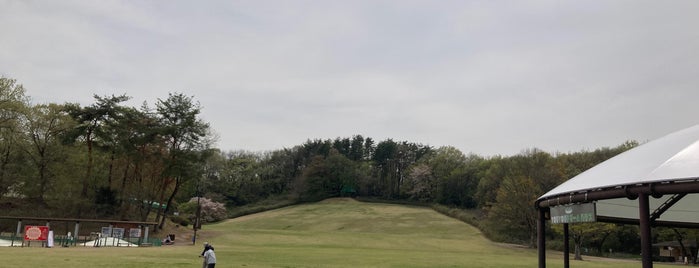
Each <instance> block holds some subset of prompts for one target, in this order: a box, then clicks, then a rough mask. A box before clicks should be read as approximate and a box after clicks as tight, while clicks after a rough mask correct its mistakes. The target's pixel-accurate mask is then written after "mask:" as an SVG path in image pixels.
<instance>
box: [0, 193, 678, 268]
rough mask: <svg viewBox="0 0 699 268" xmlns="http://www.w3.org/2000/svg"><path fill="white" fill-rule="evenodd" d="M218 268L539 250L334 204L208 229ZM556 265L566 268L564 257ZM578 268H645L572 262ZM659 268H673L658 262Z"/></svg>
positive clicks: (499, 260) (46, 259)
mask: <svg viewBox="0 0 699 268" xmlns="http://www.w3.org/2000/svg"><path fill="white" fill-rule="evenodd" d="M203 234H204V236H205V237H207V238H206V240H208V241H209V242H211V243H212V244H213V245H214V247H215V248H216V255H217V258H218V262H219V264H217V265H216V267H218V268H221V267H536V266H537V257H536V250H532V249H523V248H517V247H510V246H502V245H498V244H495V243H491V242H489V241H488V240H486V239H485V238H484V237H483V236H482V235H481V234H480V232H479V231H478V230H477V229H475V228H473V227H471V226H469V225H467V224H464V223H462V222H460V221H457V220H454V219H451V218H449V217H446V216H443V215H441V214H439V213H436V212H434V211H433V210H431V209H428V208H418V207H407V206H401V205H388V204H375V203H361V202H357V201H354V200H351V199H331V200H326V201H323V202H320V203H315V204H305V205H298V206H292V207H287V208H283V209H278V210H273V211H269V212H264V213H259V214H254V215H250V216H245V217H241V218H237V219H233V220H228V221H225V222H221V223H218V224H213V225H206V226H204V233H203ZM200 252H201V245H200V244H198V245H196V246H189V245H178V246H166V247H153V248H89V247H88V248H83V247H77V248H50V249H47V248H0V260H1V262H2V265H0V266H2V267H100V268H108V267H144V268H145V267H148V268H151V267H201V259H199V258H198V257H197V256H198V254H199V253H200ZM548 257H549V260H548V266H549V267H560V266H562V256H561V253H560V252H559V253H549V254H548ZM571 267H590V268H592V267H640V263H639V262H629V261H615V260H599V259H596V260H588V261H582V262H581V261H572V262H571ZM655 267H671V266H662V265H658V264H656V265H655Z"/></svg>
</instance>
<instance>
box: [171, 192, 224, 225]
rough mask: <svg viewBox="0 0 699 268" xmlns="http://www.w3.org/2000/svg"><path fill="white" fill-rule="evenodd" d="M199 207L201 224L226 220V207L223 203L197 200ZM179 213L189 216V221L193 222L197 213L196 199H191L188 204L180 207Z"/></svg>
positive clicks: (202, 199) (203, 198)
mask: <svg viewBox="0 0 699 268" xmlns="http://www.w3.org/2000/svg"><path fill="white" fill-rule="evenodd" d="M199 205H200V206H201V222H202V223H205V222H216V221H220V220H223V219H226V217H227V212H226V206H225V205H224V204H223V203H219V202H214V201H212V200H211V199H208V198H206V197H201V198H200V199H199ZM180 213H183V214H187V215H189V218H190V220H191V221H193V220H194V218H195V217H196V213H197V198H196V197H193V198H192V199H190V200H189V202H187V203H185V204H182V205H180Z"/></svg>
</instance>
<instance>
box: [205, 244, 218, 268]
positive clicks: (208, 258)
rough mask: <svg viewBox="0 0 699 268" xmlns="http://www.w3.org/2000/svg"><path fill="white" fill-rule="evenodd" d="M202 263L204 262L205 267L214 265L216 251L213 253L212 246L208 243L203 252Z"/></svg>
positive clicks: (211, 267)
mask: <svg viewBox="0 0 699 268" xmlns="http://www.w3.org/2000/svg"><path fill="white" fill-rule="evenodd" d="M204 263H206V267H207V268H215V267H216V253H214V247H213V246H211V245H210V244H209V245H208V249H207V250H206V251H205V252H204Z"/></svg>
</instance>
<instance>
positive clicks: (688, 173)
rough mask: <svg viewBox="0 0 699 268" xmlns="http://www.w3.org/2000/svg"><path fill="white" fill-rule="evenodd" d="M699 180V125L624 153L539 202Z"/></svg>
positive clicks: (558, 188)
mask: <svg viewBox="0 0 699 268" xmlns="http://www.w3.org/2000/svg"><path fill="white" fill-rule="evenodd" d="M696 178H699V125H696V126H693V127H690V128H687V129H684V130H681V131H678V132H675V133H672V134H669V135H667V136H664V137H662V138H659V139H657V140H654V141H651V142H648V143H646V144H643V145H641V146H638V147H636V148H633V149H631V150H628V151H626V152H624V153H621V154H619V155H617V156H615V157H613V158H611V159H609V160H607V161H605V162H602V163H601V164H599V165H597V166H595V167H593V168H591V169H588V170H587V171H585V172H583V173H580V175H578V176H575V177H573V178H572V179H570V180H568V181H566V182H564V183H563V184H561V185H559V186H558V187H556V188H554V189H552V190H551V191H549V192H548V193H546V194H544V195H542V196H541V197H540V198H539V199H540V200H541V199H545V198H547V197H551V196H556V195H561V194H566V193H572V192H581V191H587V190H595V189H601V188H608V187H614V186H624V185H637V184H645V183H651V182H664V181H681V180H691V179H696Z"/></svg>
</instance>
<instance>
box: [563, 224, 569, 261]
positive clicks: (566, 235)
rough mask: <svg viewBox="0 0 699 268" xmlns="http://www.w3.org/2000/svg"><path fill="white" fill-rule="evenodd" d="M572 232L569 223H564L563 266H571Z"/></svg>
mask: <svg viewBox="0 0 699 268" xmlns="http://www.w3.org/2000/svg"><path fill="white" fill-rule="evenodd" d="M569 238H570V232H569V226H568V224H567V223H564V224H563V267H564V268H568V267H570V254H569V252H570V239H569Z"/></svg>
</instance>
